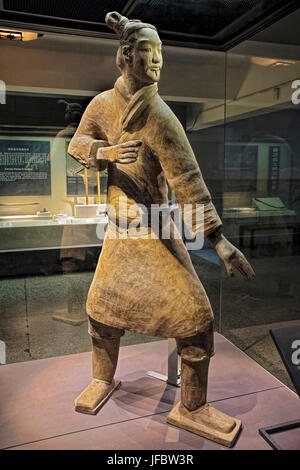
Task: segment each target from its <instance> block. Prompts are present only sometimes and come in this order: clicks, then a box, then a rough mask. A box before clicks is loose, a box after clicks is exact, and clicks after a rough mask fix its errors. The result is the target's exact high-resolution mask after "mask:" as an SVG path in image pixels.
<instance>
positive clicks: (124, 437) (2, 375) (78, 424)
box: [0, 334, 300, 451]
mask: <svg viewBox="0 0 300 470" xmlns="http://www.w3.org/2000/svg"><path fill="white" fill-rule="evenodd" d="M215 349H216V356H215V357H214V358H213V359H212V361H211V368H210V375H209V388H208V401H209V402H210V403H211V404H212V405H213V406H214V408H216V409H218V410H220V411H221V412H223V413H226V414H228V415H230V416H234V417H235V418H237V419H240V420H241V421H242V423H243V431H242V433H241V434H240V437H239V439H238V440H237V442H236V445H235V447H234V448H233V449H237V450H242V449H251V450H254V449H258V450H259V449H260V450H271V447H270V446H269V444H268V443H267V442H266V441H265V440H264V439H263V438H262V437H261V436H260V435H259V432H258V430H259V428H265V427H269V426H271V425H273V424H274V422H275V423H280V422H287V421H292V420H295V419H297V418H298V417H299V416H300V402H299V398H298V397H297V396H296V395H295V394H294V393H293V392H292V391H291V390H289V389H288V388H287V387H285V386H284V385H283V384H282V383H281V382H279V381H278V380H277V379H275V378H274V377H273V376H271V375H270V374H269V373H268V372H266V371H265V370H264V369H263V368H262V367H260V366H259V365H258V364H257V363H256V362H254V361H253V360H252V359H250V358H249V357H248V356H246V355H245V354H244V353H242V352H241V351H240V350H239V349H237V348H236V347H235V346H233V345H232V344H231V343H230V342H229V341H227V340H226V339H225V338H224V337H222V336H220V335H218V334H217V335H215ZM167 359H168V341H158V342H155V343H147V344H139V345H135V346H126V347H122V348H121V351H120V359H119V365H118V368H117V373H116V379H117V380H121V381H122V386H121V388H120V389H119V390H117V391H116V392H114V394H113V395H112V397H111V398H110V400H109V401H108V402H107V403H106V404H105V406H104V407H103V408H102V409H101V410H100V411H99V413H98V414H97V415H96V416H89V415H85V414H81V413H76V412H75V410H74V399H75V398H76V397H77V396H78V395H79V394H80V393H81V392H82V390H83V389H84V388H85V387H86V386H87V385H88V384H89V383H90V380H91V353H83V354H75V355H72V356H65V357H58V358H50V359H44V360H39V361H31V362H26V363H22V364H10V365H6V366H1V367H0V383H1V392H0V393H1V412H0V448H4V449H8V448H9V449H24V450H25V449H28V450H29V449H30V450H32V449H40V450H46V449H69V450H72V449H78V450H80V449H82V450H84V449H86V450H87V449H91V450H97V449H98V450H99V449H103V450H113V451H117V450H122V449H124V450H131V449H137V450H142V449H149V450H156V451H157V450H158V449H160V450H205V449H207V450H209V449H215V450H218V449H219V450H225V449H227V448H226V447H223V446H222V445H220V444H216V443H215V442H212V441H209V440H207V439H204V438H203V437H199V436H197V435H196V434H193V433H191V432H188V431H184V430H182V429H178V428H176V427H174V426H172V425H170V424H167V422H166V419H167V416H168V414H169V413H170V411H171V410H172V408H173V407H174V406H175V405H176V403H178V402H179V401H180V389H178V388H177V387H173V386H170V385H168V384H166V383H164V382H163V381H160V380H157V379H155V378H152V377H149V376H147V371H148V370H151V369H153V368H155V369H157V370H158V371H159V372H161V373H162V374H163V375H166V372H167ZM299 447H300V436H299V434H298V436H297V435H296V436H294V438H293V440H290V441H289V443H288V445H287V446H286V447H284V448H289V449H293V448H298V449H299Z"/></svg>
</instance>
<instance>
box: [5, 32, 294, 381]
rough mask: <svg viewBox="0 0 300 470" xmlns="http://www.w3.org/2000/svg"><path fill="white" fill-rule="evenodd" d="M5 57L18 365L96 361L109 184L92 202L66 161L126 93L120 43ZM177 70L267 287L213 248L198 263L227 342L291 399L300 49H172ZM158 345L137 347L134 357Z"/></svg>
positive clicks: (180, 93)
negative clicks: (284, 362) (75, 357)
mask: <svg viewBox="0 0 300 470" xmlns="http://www.w3.org/2000/svg"><path fill="white" fill-rule="evenodd" d="M0 47H1V52H2V54H1V57H0V69H1V75H0V79H1V82H0V87H1V97H0V98H1V100H0V102H1V104H0V111H1V113H0V131H1V137H0V294H1V314H0V340H2V341H3V342H4V343H5V345H6V358H5V361H6V362H7V363H13V362H24V361H29V360H33V359H40V358H47V357H52V356H62V355H66V354H72V353H78V352H83V351H89V350H90V347H91V346H90V339H89V337H88V335H87V324H86V314H85V301H86V297H87V292H88V289H89V286H90V284H91V281H92V278H93V274H94V270H95V266H96V264H97V261H98V257H99V254H100V252H101V245H102V242H103V238H104V234H105V228H106V224H107V217H106V214H105V203H106V194H107V175H106V173H105V172H101V173H100V175H99V178H98V176H97V175H95V173H92V172H91V173H89V174H88V175H87V178H88V188H87V187H86V184H85V183H86V179H85V178H86V176H85V175H84V173H83V171H82V170H83V169H82V168H80V167H78V165H77V164H75V163H74V160H73V159H71V158H70V157H69V156H68V154H67V148H68V143H69V142H70V140H71V138H72V136H73V135H74V133H75V132H76V129H77V126H78V124H79V121H80V119H81V116H82V113H83V112H84V110H85V108H86V106H87V105H88V104H89V102H90V101H91V99H92V98H93V97H94V96H95V95H96V94H98V93H99V92H101V91H104V90H107V89H110V88H112V87H113V84H114V82H115V80H116V78H117V76H118V70H117V68H116V66H115V55H116V51H117V47H118V43H117V41H115V40H111V39H100V38H93V37H87V36H84V35H82V36H79V35H75V34H72V35H71V34H59V33H49V32H45V33H44V34H43V36H42V37H38V38H37V39H36V40H34V41H28V42H26V43H25V42H24V43H23V42H9V41H3V42H1V46H0ZM164 62H165V65H164V69H163V73H162V77H161V82H160V85H159V90H160V95H161V96H162V97H163V98H164V100H165V101H166V102H167V103H168V104H169V106H170V107H171V108H172V110H173V111H174V112H175V114H176V116H177V117H178V119H179V120H180V122H181V123H182V125H183V126H184V128H185V131H186V133H187V136H188V138H189V141H190V143H191V146H192V147H193V150H194V153H195V156H196V158H197V160H198V163H199V166H200V168H201V171H202V173H203V176H204V179H205V181H206V183H207V186H208V188H209V190H210V192H211V194H212V197H213V200H214V203H215V206H216V208H217V210H218V212H219V215H220V216H221V218H222V220H223V225H224V233H225V235H226V236H227V237H228V238H229V239H230V240H231V241H232V242H233V243H234V244H235V245H236V246H237V247H239V248H240V249H241V250H242V251H243V253H244V254H245V255H246V256H247V258H248V259H249V261H250V262H251V264H252V265H253V267H254V270H255V271H256V274H257V276H256V279H255V280H252V281H251V282H246V281H245V280H244V279H242V278H240V277H239V276H238V275H237V276H236V277H235V278H234V279H229V278H228V277H227V276H226V273H225V270H224V269H223V267H222V266H221V264H220V261H219V258H218V256H217V254H216V252H215V251H214V250H213V249H212V248H211V246H210V245H208V244H205V246H204V247H203V249H202V250H197V251H191V253H190V254H191V258H192V261H193V264H194V267H195V269H196V271H197V273H198V275H199V278H200V279H201V281H202V283H203V285H204V287H205V289H206V291H207V294H208V296H209V298H210V301H211V303H212V307H213V310H214V313H215V328H216V330H217V331H219V332H221V333H222V334H223V335H225V337H227V338H229V339H230V340H231V341H232V342H233V343H234V344H236V345H237V346H238V347H239V348H240V349H242V350H243V351H244V352H245V353H246V354H248V355H250V356H251V357H252V358H253V359H255V360H256V361H258V362H259V363H260V364H261V365H262V366H263V367H265V368H267V369H268V370H269V371H270V372H271V373H272V374H273V375H275V376H277V377H278V378H279V379H280V380H282V381H283V382H285V383H287V384H288V385H289V386H291V384H290V381H289V379H288V377H287V375H286V373H285V372H284V369H283V366H281V365H280V360H279V357H278V353H277V351H276V350H275V346H273V344H272V341H271V338H270V336H269V330H270V328H271V327H274V326H281V325H283V326H284V325H293V322H297V321H298V322H299V288H298V284H299V272H298V271H299V263H298V256H299V225H300V219H299V217H300V215H299V209H300V204H299V194H300V159H299V145H300V142H299V132H298V128H299V125H298V120H299V116H300V114H299V111H300V104H299V103H300V92H299V90H300V81H299V80H300V56H299V52H298V49H297V48H296V47H295V46H293V45H292V44H291V45H287V44H283V43H280V42H278V41H276V40H275V39H274V34H273V35H272V31H270V37H269V38H268V37H267V38H266V37H265V36H263V34H262V33H260V34H258V35H257V36H255V37H253V38H252V40H251V41H244V42H243V43H241V44H240V45H239V46H236V47H235V48H233V49H231V50H230V51H228V52H217V51H216V50H204V49H190V48H179V47H171V46H165V48H164ZM16 64H18V65H17V66H16ZM172 202H174V200H173V196H172V194H170V203H172ZM86 207H89V209H90V210H89V211H88V212H87V210H86ZM83 208H85V209H83ZM152 340H157V338H149V337H144V336H142V335H138V334H133V333H126V335H125V337H123V338H122V345H125V344H135V343H139V342H146V341H152Z"/></svg>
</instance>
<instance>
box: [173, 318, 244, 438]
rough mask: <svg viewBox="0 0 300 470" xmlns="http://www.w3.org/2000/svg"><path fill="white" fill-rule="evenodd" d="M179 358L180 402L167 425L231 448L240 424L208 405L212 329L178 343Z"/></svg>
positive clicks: (179, 340)
mask: <svg viewBox="0 0 300 470" xmlns="http://www.w3.org/2000/svg"><path fill="white" fill-rule="evenodd" d="M177 345H178V353H179V354H180V355H181V402H179V403H178V404H177V405H176V406H175V408H173V410H172V411H171V413H170V414H169V415H168V418H167V422H168V423H169V424H173V425H174V426H177V427H179V428H182V429H185V430H187V431H190V432H193V433H195V434H198V435H200V436H202V437H205V438H207V439H210V440H212V441H215V442H217V443H219V444H222V445H225V446H227V447H231V446H232V445H233V444H234V442H235V440H236V438H237V436H238V434H239V431H240V429H241V425H242V423H241V421H239V420H237V419H235V418H232V417H230V416H228V415H226V414H224V413H222V412H221V411H218V410H217V409H215V408H213V407H212V406H211V405H209V404H208V403H207V384H208V369H209V363H210V358H211V356H212V355H213V354H214V353H213V329H212V327H211V328H209V330H208V331H207V332H206V333H201V334H198V335H196V336H194V337H192V338H185V339H178V340H177Z"/></svg>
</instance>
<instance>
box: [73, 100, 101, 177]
mask: <svg viewBox="0 0 300 470" xmlns="http://www.w3.org/2000/svg"><path fill="white" fill-rule="evenodd" d="M100 106H101V105H100V104H99V99H98V97H96V98H94V99H93V100H92V101H91V103H90V104H89V105H88V107H87V108H86V110H85V112H84V114H83V116H82V118H81V121H80V124H79V126H78V128H77V131H76V132H75V134H74V136H73V138H72V140H71V142H70V145H69V148H68V153H69V155H70V156H71V157H73V158H74V159H75V160H77V162H79V163H80V164H81V165H83V166H84V167H85V168H88V169H95V170H98V169H100V170H104V169H105V167H106V165H107V162H105V161H103V162H102V161H101V162H99V161H97V160H96V155H97V150H98V148H100V147H107V146H108V145H109V144H108V142H107V140H105V136H104V134H103V132H102V130H101V128H100V125H99V119H97V114H98V113H99V107H100Z"/></svg>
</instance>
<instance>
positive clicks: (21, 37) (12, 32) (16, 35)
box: [0, 29, 42, 41]
mask: <svg viewBox="0 0 300 470" xmlns="http://www.w3.org/2000/svg"><path fill="white" fill-rule="evenodd" d="M41 36H42V34H39V33H33V32H31V31H19V30H16V29H0V39H2V40H5V41H34V40H35V39H37V38H39V37H41Z"/></svg>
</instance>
